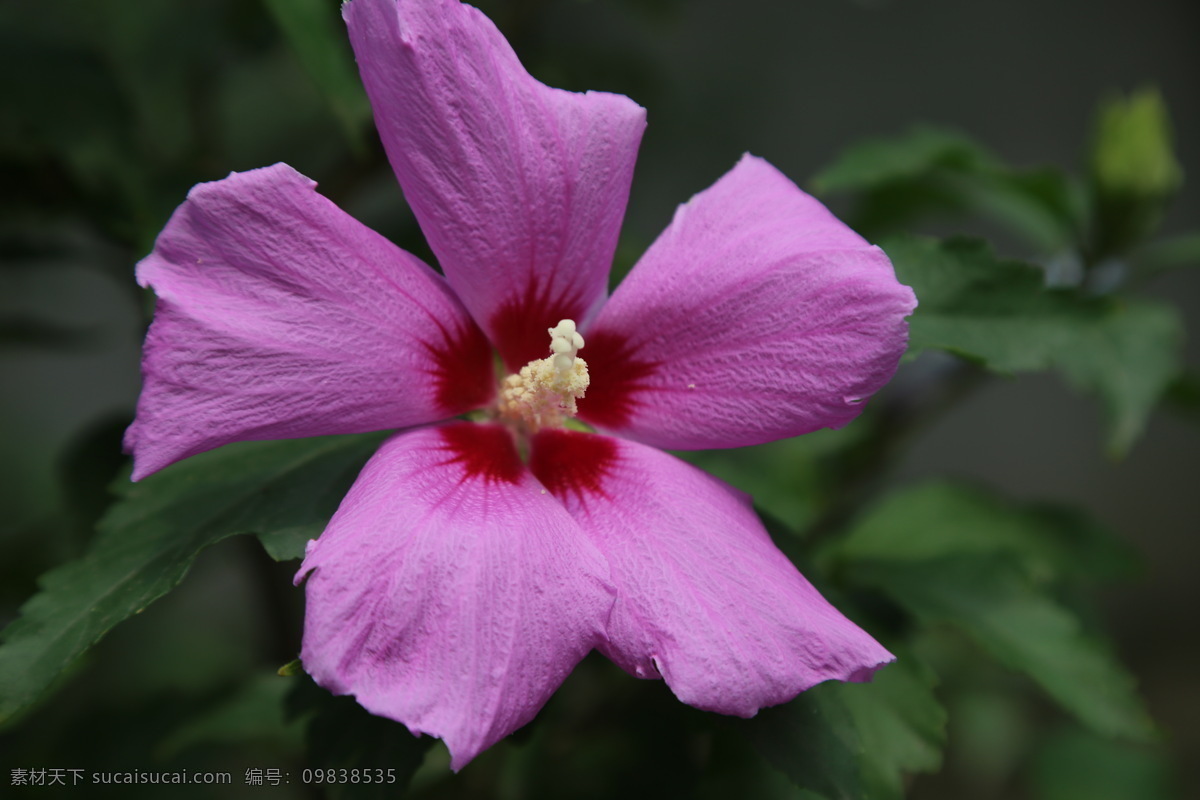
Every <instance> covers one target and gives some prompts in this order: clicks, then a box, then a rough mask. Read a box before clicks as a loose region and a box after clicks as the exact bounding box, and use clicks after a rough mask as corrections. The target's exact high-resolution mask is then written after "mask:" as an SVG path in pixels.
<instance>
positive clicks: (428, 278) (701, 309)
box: [126, 0, 915, 769]
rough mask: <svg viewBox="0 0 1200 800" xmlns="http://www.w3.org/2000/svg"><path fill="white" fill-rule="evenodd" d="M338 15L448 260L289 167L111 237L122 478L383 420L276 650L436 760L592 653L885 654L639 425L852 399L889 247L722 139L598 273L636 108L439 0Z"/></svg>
mask: <svg viewBox="0 0 1200 800" xmlns="http://www.w3.org/2000/svg"><path fill="white" fill-rule="evenodd" d="M344 15H345V18H346V22H347V24H348V26H349V31H350V38H351V41H352V43H353V46H354V51H355V54H356V56H357V59H358V63H359V68H360V70H361V73H362V77H363V81H364V83H365V84H366V88H367V93H368V95H369V96H370V99H371V103H372V105H373V107H374V110H375V116H376V122H377V125H378V126H379V131H380V135H381V137H382V139H383V144H384V147H385V149H386V151H387V154H388V157H389V159H390V160H391V163H392V166H393V168H394V169H395V172H396V175H397V177H398V178H399V180H400V184H401V186H402V188H403V190H404V193H405V195H406V197H407V199H408V202H409V203H410V205H411V206H412V209H413V211H414V213H415V214H416V217H417V220H418V221H419V223H420V225H421V228H422V230H423V231H424V232H425V235H426V236H427V237H428V239H429V243H430V246H431V247H432V249H433V251H434V253H436V255H437V257H438V260H439V262H440V263H441V266H442V268H443V270H444V271H445V278H442V277H441V276H440V275H438V274H437V273H436V272H434V271H433V270H432V269H430V268H429V267H428V266H426V265H425V264H424V263H422V262H421V261H420V260H419V259H417V258H416V257H414V256H412V255H410V254H408V253H406V252H404V251H402V250H400V249H398V248H397V247H395V246H394V245H392V244H391V243H390V242H388V241H387V240H386V239H384V238H383V237H381V236H379V235H378V234H376V233H374V232H372V231H370V230H368V229H367V228H365V227H363V226H362V225H361V224H359V223H357V222H356V221H355V220H353V219H351V218H350V217H348V216H347V215H346V214H344V213H343V212H341V211H340V210H339V209H338V208H337V207H335V206H334V205H333V204H332V203H330V202H329V201H328V200H326V199H325V198H324V197H322V196H321V195H319V194H317V193H316V192H315V191H314V184H313V182H312V181H309V180H308V179H306V178H304V177H303V176H301V175H300V174H298V173H297V172H295V171H294V170H292V169H291V168H290V167H288V166H286V165H283V164H276V165H275V166H272V167H267V168H264V169H259V170H253V171H250V172H245V173H235V174H232V175H230V176H229V177H228V178H226V179H224V180H220V181H215V182H213V183H206V184H201V185H199V186H197V187H195V188H194V189H193V190H192V191H191V192H190V193H189V194H188V198H187V200H186V202H184V204H183V205H182V206H180V208H179V209H178V210H177V211H176V212H175V213H174V215H173V216H172V217H171V219H170V221H169V222H168V223H167V226H166V228H165V229H164V230H163V232H162V234H161V235H160V236H159V238H158V241H157V243H156V244H155V247H154V251H153V252H152V253H151V254H150V255H149V256H147V257H146V258H145V259H144V260H143V261H142V262H141V263H140V264H139V265H138V280H139V281H140V282H141V283H142V284H143V285H146V286H151V287H153V288H154V291H155V292H156V293H157V295H158V306H157V309H156V311H155V317H154V322H153V324H152V325H151V327H150V331H149V334H148V335H147V338H146V348H145V357H144V361H143V371H144V375H145V386H144V388H143V390H142V396H141V398H140V400H139V403H138V410H137V418H136V420H135V421H134V423H133V425H132V426H131V427H130V429H129V431H128V434H127V439H126V444H127V447H128V448H129V449H130V450H131V451H132V453H133V455H134V462H135V470H134V477H135V478H141V477H143V476H145V475H147V474H149V473H151V472H154V471H156V470H158V469H161V468H162V467H165V466H167V465H168V464H171V463H173V462H175V461H178V460H180V459H183V458H186V457H188V456H191V455H194V454H196V453H199V452H202V451H205V450H208V449H211V448H214V447H218V446H220V445H223V444H226V443H229V442H235V441H244V440H256V439H272V438H288V437H299V436H314V435H323V434H337V433H354V432H364V431H372V430H388V429H399V432H398V433H396V434H394V435H393V436H392V437H391V438H390V439H388V440H387V441H386V442H385V443H384V444H383V446H382V447H381V448H380V450H379V451H378V452H377V453H376V454H375V455H374V456H373V457H372V458H371V460H370V461H369V462H368V464H367V465H366V467H365V468H364V469H363V471H362V473H361V474H360V475H359V477H358V480H357V481H356V483H355V484H354V486H353V488H351V490H350V492H349V493H348V494H347V496H346V498H345V499H344V500H343V502H342V504H341V507H340V508H339V509H338V511H337V513H336V515H335V516H334V517H333V519H332V520H331V521H330V523H329V526H328V528H327V529H326V530H325V532H324V533H323V534H322V535H321V537H320V538H319V539H317V540H315V541H313V542H310V543H309V547H308V552H307V556H306V558H305V559H304V563H303V565H302V566H301V568H300V573H299V575H298V576H297V582H299V581H301V580H303V579H305V578H306V577H307V583H306V587H305V588H306V593H307V601H308V605H307V615H306V621H305V630H304V644H303V651H302V660H303V663H304V666H305V668H306V669H307V671H308V672H309V673H310V674H311V675H312V676H313V678H314V679H315V680H316V681H317V682H318V683H319V684H321V685H322V686H325V687H326V688H328V689H329V690H331V691H333V692H335V693H338V694H351V695H354V696H355V697H356V698H357V700H358V702H359V703H361V704H362V705H363V706H364V707H365V708H367V709H368V710H369V711H371V712H373V713H375V714H379V715H382V716H385V717H390V718H392V719H395V720H398V721H400V722H402V723H404V724H405V725H407V726H408V727H409V729H410V730H412V731H413V732H414V733H428V734H431V735H434V736H438V737H441V738H442V739H444V740H445V742H446V744H447V745H448V746H449V748H450V751H451V753H452V756H453V760H452V766H453V767H454V768H455V769H458V768H461V767H462V766H463V765H464V764H466V763H467V762H468V761H470V760H471V759H472V758H473V757H474V756H476V755H477V754H478V753H479V752H480V751H482V750H484V749H485V748H487V747H488V746H490V745H491V744H493V743H495V742H496V741H497V740H499V739H501V738H503V737H504V736H506V735H508V734H509V733H511V732H512V731H513V730H515V729H516V728H518V727H520V726H521V725H523V724H525V723H526V722H528V721H529V720H530V719H531V718H532V717H533V716H534V715H535V714H536V713H537V711H538V710H539V709H540V708H541V707H542V705H543V704H544V703H545V702H546V700H547V699H548V698H549V696H550V695H551V694H552V693H553V692H554V690H555V689H556V688H557V687H558V685H559V684H560V683H561V682H562V681H563V679H564V678H565V677H566V675H567V674H568V673H569V672H570V671H571V669H572V668H573V667H574V666H575V664H577V663H578V662H579V660H580V659H581V658H583V656H584V655H585V654H587V653H588V652H589V651H590V650H592V649H593V648H596V649H599V650H600V651H601V652H603V653H604V654H605V655H607V656H608V657H609V658H611V659H612V660H613V661H615V662H616V663H617V664H619V665H620V666H621V667H623V668H624V669H625V670H627V671H628V672H630V673H632V674H633V675H636V676H638V677H642V678H661V679H662V680H665V681H666V683H667V685H668V686H669V687H670V688H671V690H672V691H673V692H674V693H675V694H676V695H677V696H678V697H679V699H680V700H682V701H683V702H685V703H689V704H691V705H694V706H697V707H699V708H703V709H711V710H713V711H719V712H722V713H726V714H737V715H740V716H750V715H752V714H754V713H755V712H756V711H757V710H758V709H759V708H761V707H763V706H768V705H772V704H777V703H781V702H784V701H786V700H789V699H791V698H792V697H794V696H795V695H796V694H797V693H799V692H801V691H803V690H805V689H807V688H809V687H810V686H813V685H814V684H817V683H819V682H821V681H825V680H829V679H836V680H850V681H855V680H865V679H867V678H869V677H870V675H871V674H872V672H873V671H874V670H875V669H877V668H878V667H879V666H880V665H882V664H884V663H886V662H888V661H890V660H891V659H892V656H891V655H890V654H889V653H888V652H887V651H886V650H884V649H883V648H882V647H881V646H880V645H879V644H878V643H877V642H875V641H874V640H873V639H872V638H871V637H870V636H869V635H867V634H866V633H864V632H863V631H862V630H860V629H859V628H858V627H857V626H855V625H854V624H853V623H851V622H850V621H849V620H847V619H846V618H845V617H844V616H842V615H841V614H840V613H839V612H838V611H837V610H835V609H834V608H833V607H832V606H830V605H829V604H828V603H827V602H826V601H825V600H824V599H823V598H822V597H821V596H820V595H819V594H818V593H817V592H816V591H815V590H814V589H813V588H812V586H811V585H810V584H809V583H808V582H807V581H806V580H805V579H804V578H803V577H802V576H801V575H800V573H799V572H797V571H796V569H795V567H794V566H793V565H792V564H791V562H789V561H788V559H787V558H786V557H785V556H783V555H782V554H781V553H780V552H779V551H778V550H777V549H776V548H775V546H774V545H773V544H772V542H771V540H770V538H769V536H768V535H767V533H766V531H765V530H764V529H763V527H762V525H761V524H760V522H759V520H758V518H757V517H756V516H755V514H754V512H753V511H752V509H751V506H750V502H749V499H748V498H747V497H746V496H745V495H743V494H741V493H740V492H738V491H736V490H734V489H732V488H730V487H729V486H727V485H725V484H723V483H722V482H720V481H718V480H716V479H714V478H712V477H710V476H708V475H706V474H704V473H703V472H701V471H699V470H697V469H695V468H693V467H691V466H689V465H687V464H685V463H683V462H681V461H679V460H677V459H676V458H674V457H673V456H671V455H668V454H667V453H664V452H662V451H661V450H659V449H657V448H680V449H688V448H721V447H735V446H739V445H748V444H755V443H759V442H767V441H771V440H774V439H779V438H782V437H788V436H795V435H797V434H802V433H806V432H809V431H813V430H816V429H818V428H822V427H839V426H841V425H844V424H846V423H847V422H849V421H850V420H851V419H853V418H854V417H855V416H856V415H857V414H858V413H859V411H860V410H861V409H862V405H863V401H864V400H865V399H866V398H867V397H868V396H870V395H871V394H872V393H873V392H875V391H876V390H877V389H879V388H880V387H881V386H882V385H883V384H884V383H885V382H886V381H887V380H888V379H889V378H890V377H891V375H892V373H893V372H894V370H895V368H896V364H897V362H898V359H899V358H900V355H901V354H902V352H903V351H904V348H905V343H906V337H907V326H906V323H905V322H904V317H905V316H907V315H908V314H909V313H910V312H911V311H912V309H913V308H914V306H915V300H914V298H913V295H912V292H911V291H910V290H909V289H908V288H907V287H905V286H902V285H900V284H898V283H897V282H896V279H895V276H894V273H893V270H892V267H891V264H890V263H889V262H888V260H887V258H886V257H885V256H884V254H883V253H882V252H881V251H880V250H879V249H878V248H875V247H872V246H870V245H868V244H867V243H866V242H864V241H863V240H862V239H861V238H860V237H859V236H857V235H856V234H855V233H853V232H852V231H850V230H849V229H848V228H846V227H845V226H844V225H842V224H841V223H840V222H838V221H837V220H836V219H835V218H834V217H833V216H832V215H831V214H830V213H829V212H828V211H827V210H826V209H825V208H824V207H822V206H821V205H820V204H819V203H818V202H817V201H816V200H814V199H813V198H811V197H809V196H808V195H806V194H804V193H803V192H802V191H800V190H799V189H798V188H797V187H796V186H795V185H794V184H793V183H791V182H790V181H789V180H788V179H787V178H785V177H784V176H783V175H781V174H780V173H779V172H778V171H776V170H775V169H774V168H773V167H771V166H770V165H768V164H767V163H766V162H764V161H762V160H760V159H757V158H753V157H750V156H746V157H744V158H742V160H741V161H739V162H738V164H737V165H736V166H735V167H734V168H733V169H732V170H731V171H730V172H729V173H728V174H727V175H725V176H724V177H723V178H721V179H720V180H719V181H717V183H716V184H715V185H713V186H712V187H711V188H709V189H708V190H706V191H704V192H701V193H700V194H698V195H697V196H696V197H694V198H692V200H690V201H689V202H688V203H686V204H685V205H683V206H682V207H680V209H679V210H678V212H677V213H676V215H675V218H674V220H672V222H671V224H670V226H669V227H668V228H667V230H666V231H665V232H664V233H663V234H662V235H661V236H660V237H659V238H658V240H657V241H656V242H655V243H654V244H653V245H652V246H651V248H650V249H649V250H648V251H647V252H646V254H645V255H644V256H643V257H642V259H641V260H640V261H639V262H638V264H637V265H636V267H635V268H634V269H633V271H632V273H631V274H630V275H629V276H628V278H627V279H626V280H625V281H624V282H623V283H622V284H621V286H620V287H619V288H618V289H617V290H616V292H614V294H613V296H612V297H611V298H607V297H606V294H607V291H606V286H607V278H608V270H609V265H610V262H611V260H612V256H613V251H614V249H615V247H616V242H617V234H618V230H619V227H620V223H621V218H622V215H623V213H624V210H625V204H626V201H627V198H628V192H629V184H630V181H631V178H632V173H633V164H634V159H635V156H636V152H637V148H638V143H639V141H640V139H641V135H642V130H643V128H644V126H645V112H644V110H643V109H642V108H640V107H639V106H638V105H636V104H635V103H633V102H632V101H631V100H629V99H628V98H625V97H622V96H619V95H613V94H605V93H600V92H589V93H586V94H575V93H571V92H566V91H562V90H559V89H552V88H549V87H547V86H544V85H543V84H541V83H539V82H538V81H536V80H534V79H533V78H532V77H530V75H529V74H528V73H526V72H525V71H524V69H523V68H522V67H521V65H520V63H519V62H518V60H517V58H516V56H515V55H514V53H513V51H512V50H511V48H510V47H509V46H508V43H507V42H506V41H505V40H504V39H503V37H502V36H501V35H500V33H499V32H498V31H497V30H496V28H495V27H494V26H493V25H492V24H491V22H490V21H489V20H487V19H486V18H485V17H484V16H483V15H482V14H480V13H479V12H478V11H476V10H475V9H474V8H471V7H470V6H466V5H461V4H460V3H458V2H457V1H456V0H351V2H349V3H347V4H346V6H345V7H344ZM560 323H561V324H560ZM576 325H577V326H578V330H576ZM581 334H582V335H581ZM581 347H582V348H583V349H582V350H580V348H581ZM493 348H494V349H495V351H496V352H498V353H499V355H500V358H501V360H502V362H503V364H504V371H505V372H506V373H508V377H506V378H504V379H503V380H498V376H497V375H496V374H495V373H494V370H493V355H492V354H493ZM469 412H475V413H473V414H472V418H471V420H469V421H468V420H466V419H463V418H462V415H464V414H467V413H469ZM573 414H577V416H578V419H579V420H582V421H584V422H586V423H589V424H590V425H591V426H592V427H593V428H594V429H596V430H598V431H601V433H592V432H584V431H583V430H580V428H582V427H583V426H581V425H579V424H577V423H574V422H573V421H572V420H571V417H572V415H573Z"/></svg>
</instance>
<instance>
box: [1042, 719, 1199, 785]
mask: <svg viewBox="0 0 1200 800" xmlns="http://www.w3.org/2000/svg"><path fill="white" fill-rule="evenodd" d="M1173 783H1174V781H1173V777H1172V774H1171V768H1170V765H1169V764H1168V763H1167V759H1166V757H1165V756H1164V755H1163V754H1162V753H1159V752H1154V751H1152V750H1149V751H1148V750H1146V749H1145V748H1142V747H1137V746H1133V745H1130V744H1128V743H1125V742H1115V741H1113V740H1111V739H1103V738H1100V737H1098V736H1096V735H1094V734H1091V733H1088V732H1086V731H1076V730H1069V731H1060V732H1058V733H1057V734H1055V735H1054V736H1052V737H1051V738H1050V739H1049V741H1048V742H1046V743H1045V744H1043V745H1042V747H1041V748H1040V749H1039V751H1038V753H1037V757H1036V759H1035V762H1034V765H1033V785H1034V797H1036V798H1037V800H1129V798H1137V800H1171V799H1172V798H1176V797H1179V796H1180V795H1179V794H1178V793H1177V792H1176V791H1175V790H1174V787H1173V785H1172V784H1173Z"/></svg>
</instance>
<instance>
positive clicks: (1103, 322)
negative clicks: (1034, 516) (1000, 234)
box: [883, 237, 1182, 455]
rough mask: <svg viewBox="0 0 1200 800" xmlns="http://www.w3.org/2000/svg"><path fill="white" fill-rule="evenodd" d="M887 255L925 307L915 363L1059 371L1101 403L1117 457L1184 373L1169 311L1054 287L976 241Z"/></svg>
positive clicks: (921, 244)
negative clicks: (922, 355)
mask: <svg viewBox="0 0 1200 800" xmlns="http://www.w3.org/2000/svg"><path fill="white" fill-rule="evenodd" d="M883 247H884V249H885V250H886V251H887V253H888V255H889V256H890V257H891V258H892V262H893V264H894V265H895V267H896V274H897V276H898V277H899V278H900V280H901V281H902V282H903V283H907V284H908V285H909V286H912V287H913V290H914V291H915V292H916V294H917V299H918V300H919V301H920V306H918V308H917V310H916V312H915V313H914V314H913V316H912V318H911V319H910V328H909V333H910V337H909V355H910V356H911V355H915V354H917V353H919V352H920V351H921V350H924V349H939V350H946V351H948V352H951V353H955V354H957V355H960V356H963V357H964V358H967V359H970V360H973V361H977V362H979V363H981V364H982V365H984V366H986V367H987V368H989V369H992V370H995V371H998V372H1003V373H1013V372H1026V371H1034V370H1046V369H1057V370H1059V371H1060V372H1062V373H1063V374H1064V375H1065V376H1066V377H1067V379H1068V380H1069V381H1070V382H1071V383H1072V384H1074V385H1075V386H1077V387H1078V388H1080V389H1082V390H1084V391H1088V392H1092V393H1094V394H1096V395H1098V396H1099V398H1100V399H1101V401H1102V402H1103V404H1104V408H1105V411H1106V416H1107V426H1108V446H1109V449H1110V451H1111V452H1113V453H1114V454H1118V455H1119V454H1122V453H1124V452H1125V451H1126V450H1128V448H1129V447H1130V445H1132V444H1133V442H1134V441H1135V440H1136V439H1137V437H1138V435H1139V434H1140V433H1141V431H1142V429H1143V427H1144V426H1145V423H1146V419H1147V417H1148V416H1149V415H1150V412H1151V411H1152V410H1153V408H1154V406H1155V404H1156V403H1157V402H1158V400H1159V398H1160V397H1161V396H1162V393H1163V391H1164V390H1165V389H1166V387H1167V385H1168V384H1169V383H1170V381H1171V379H1172V378H1173V377H1174V376H1175V374H1176V373H1177V372H1178V369H1179V350H1180V345H1181V342H1182V325H1181V323H1180V321H1179V317H1178V315H1177V313H1176V312H1175V310H1174V309H1172V308H1171V307H1170V306H1167V305H1164V304H1161V303H1154V302H1150V301H1144V300H1134V299H1130V298H1122V297H1117V296H1103V297H1097V296H1089V295H1084V294H1082V293H1081V292H1079V291H1076V290H1067V289H1049V288H1046V287H1045V285H1044V281H1043V279H1042V273H1041V271H1040V270H1039V269H1038V268H1036V267H1033V266H1030V265H1027V264H1022V263H1020V262H1016V261H1001V260H999V259H997V258H996V257H995V256H994V255H992V253H991V251H990V250H989V249H988V248H987V246H986V245H985V244H984V243H982V242H980V241H977V240H971V239H948V240H945V241H937V240H932V239H917V238H909V237H900V238H894V239H891V240H889V241H887V242H885V243H884V244H883Z"/></svg>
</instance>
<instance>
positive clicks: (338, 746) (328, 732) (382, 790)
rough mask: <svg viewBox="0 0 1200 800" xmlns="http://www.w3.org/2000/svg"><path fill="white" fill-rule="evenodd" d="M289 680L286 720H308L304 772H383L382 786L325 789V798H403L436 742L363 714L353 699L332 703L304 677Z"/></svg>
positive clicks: (336, 699)
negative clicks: (327, 770)
mask: <svg viewBox="0 0 1200 800" xmlns="http://www.w3.org/2000/svg"><path fill="white" fill-rule="evenodd" d="M290 680H292V681H293V682H294V684H295V685H294V688H293V690H292V691H291V692H290V693H289V694H288V697H287V699H286V701H285V708H286V713H287V715H288V718H289V719H301V718H306V719H307V720H308V727H307V729H306V734H305V744H306V747H307V761H308V766H310V767H312V768H313V769H318V768H319V769H337V770H362V771H369V772H370V773H371V775H372V777H374V776H375V775H376V774H377V771H378V770H380V769H381V768H382V769H383V771H384V776H383V777H384V780H383V781H382V782H379V781H372V782H371V783H357V784H354V783H338V782H332V783H328V784H326V787H325V788H326V790H327V791H328V793H329V797H332V798H335V800H336V799H340V798H354V800H361V798H380V800H384V799H385V798H394V797H398V796H401V795H403V794H404V790H405V788H406V787H407V786H408V784H409V781H411V780H412V776H413V773H415V772H416V771H417V768H418V767H420V766H421V762H422V760H423V759H424V758H425V752H426V751H427V750H428V749H429V748H430V747H432V746H433V744H434V742H435V741H436V740H435V739H432V738H430V737H428V736H414V735H413V734H412V733H409V731H408V728H406V727H404V726H403V725H402V724H400V723H399V722H393V721H392V720H390V719H386V718H384V717H377V716H374V715H373V714H370V713H368V712H367V710H366V709H364V708H363V707H362V706H360V705H359V704H358V703H357V702H355V700H354V698H353V697H334V696H333V695H331V694H330V693H329V692H327V691H325V690H324V689H322V688H321V687H319V686H317V685H316V684H315V683H314V682H313V681H312V679H311V678H309V677H308V676H307V675H305V676H298V677H296V678H292V679H290ZM389 778H390V779H392V780H388V779H389Z"/></svg>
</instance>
